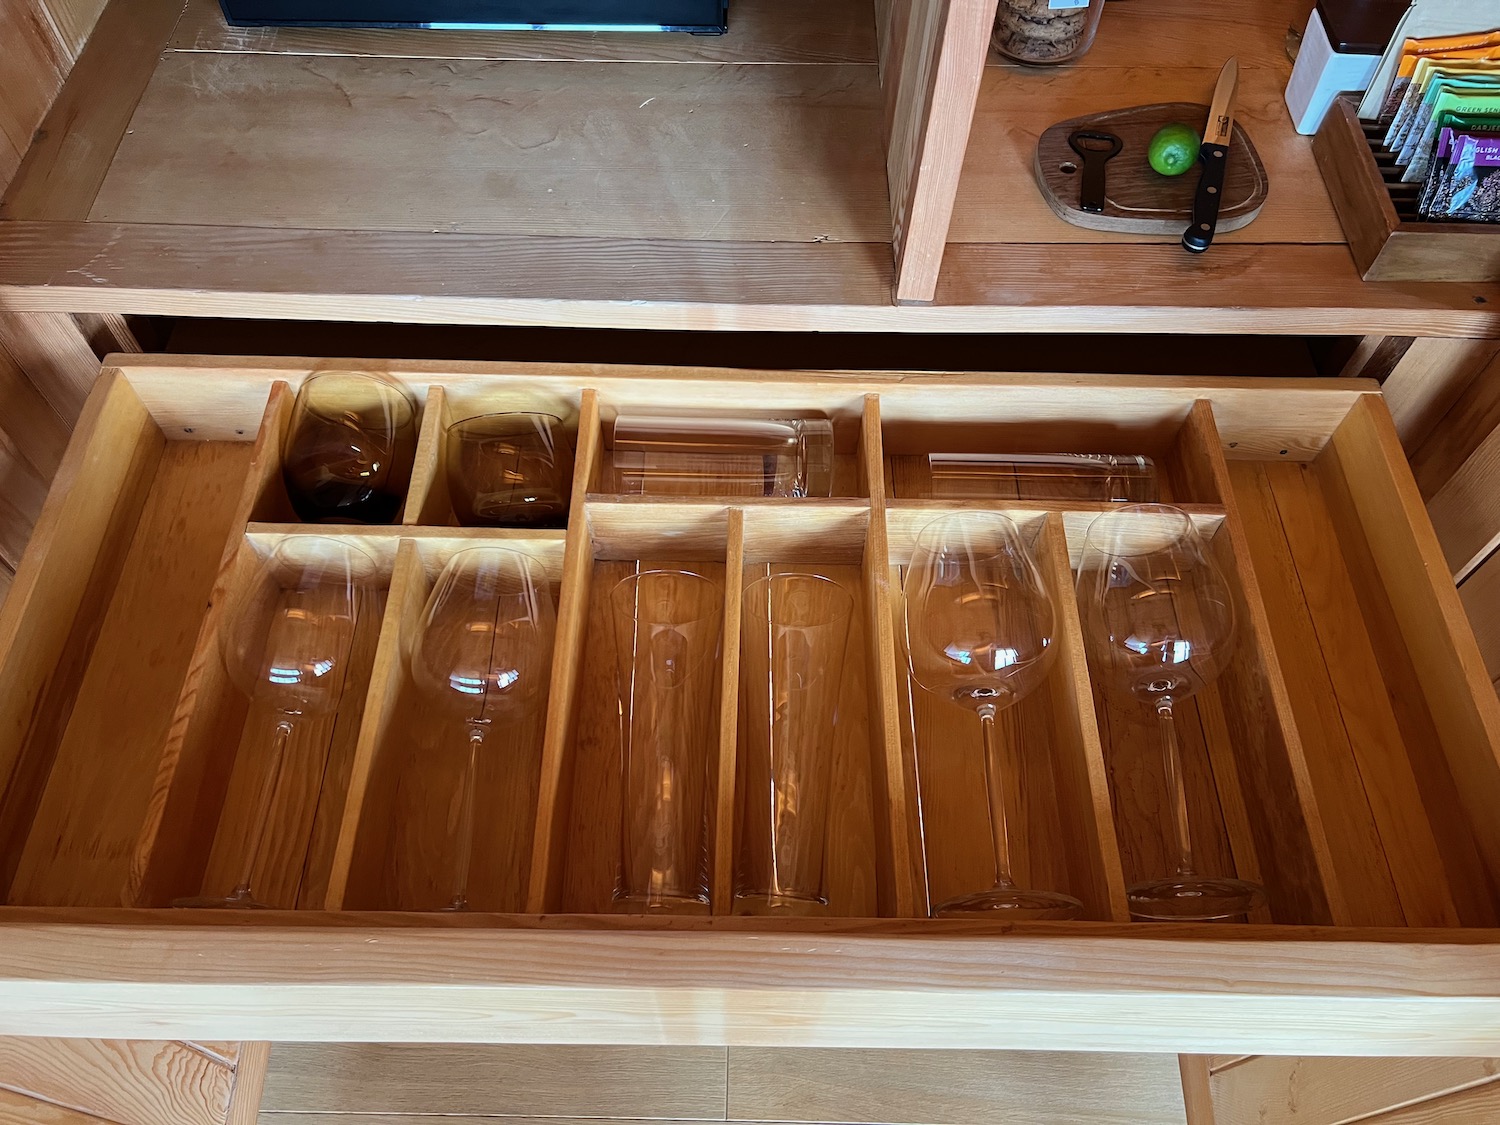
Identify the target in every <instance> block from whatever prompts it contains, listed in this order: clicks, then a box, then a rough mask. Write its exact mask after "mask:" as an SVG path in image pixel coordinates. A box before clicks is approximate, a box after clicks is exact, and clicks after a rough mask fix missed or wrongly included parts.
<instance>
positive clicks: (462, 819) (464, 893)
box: [448, 727, 484, 910]
mask: <svg viewBox="0 0 1500 1125" xmlns="http://www.w3.org/2000/svg"><path fill="white" fill-rule="evenodd" d="M483 745H484V731H483V730H481V729H480V728H479V727H474V728H473V729H471V730H470V731H469V762H468V765H466V766H465V767H464V788H463V793H462V794H461V795H460V797H459V799H460V800H461V801H462V802H463V803H462V805H461V806H460V809H459V819H458V869H457V870H456V871H455V872H454V876H453V899H452V901H450V902H449V904H448V909H449V910H467V909H468V908H469V865H470V864H471V863H472V862H473V859H474V775H475V773H476V772H477V770H478V768H479V749H480V747H481V746H483Z"/></svg>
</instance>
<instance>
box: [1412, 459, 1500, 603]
mask: <svg viewBox="0 0 1500 1125" xmlns="http://www.w3.org/2000/svg"><path fill="white" fill-rule="evenodd" d="M1497 487H1500V430H1495V431H1492V432H1491V433H1490V435H1489V436H1488V437H1486V438H1485V439H1484V440H1483V441H1482V442H1480V443H1479V445H1478V447H1477V448H1476V449H1475V450H1474V452H1473V454H1472V455H1471V456H1470V457H1469V459H1468V460H1467V461H1465V462H1464V463H1463V465H1462V466H1460V467H1459V468H1458V469H1457V470H1456V471H1455V472H1454V474H1453V475H1452V476H1451V477H1449V478H1448V481H1447V483H1446V484H1444V485H1443V486H1442V487H1441V488H1439V489H1438V490H1437V491H1436V492H1435V493H1433V495H1432V496H1431V497H1430V498H1429V499H1428V501H1427V511H1428V515H1429V516H1430V517H1431V519H1432V526H1433V528H1434V529H1435V530H1436V531H1437V535H1438V542H1439V543H1441V544H1442V547H1443V555H1444V556H1445V557H1446V559H1447V560H1448V566H1449V569H1450V570H1451V571H1452V574H1453V577H1454V580H1455V581H1458V582H1462V581H1463V580H1464V579H1465V578H1467V577H1468V576H1469V574H1470V573H1472V572H1473V570H1474V568H1475V567H1477V566H1478V565H1479V564H1480V563H1481V562H1483V561H1484V560H1485V559H1486V558H1488V557H1489V555H1490V552H1491V551H1493V550H1494V549H1495V547H1496V546H1500V511H1495V510H1494V505H1493V504H1491V503H1490V498H1491V497H1493V496H1494V495H1495V490H1496V488H1497Z"/></svg>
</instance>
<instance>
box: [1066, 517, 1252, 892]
mask: <svg viewBox="0 0 1500 1125" xmlns="http://www.w3.org/2000/svg"><path fill="white" fill-rule="evenodd" d="M1078 594H1079V608H1080V613H1081V617H1082V622H1083V629H1084V636H1085V640H1086V642H1087V644H1088V646H1089V649H1090V651H1091V654H1092V656H1093V657H1094V662H1093V664H1094V670H1095V672H1096V674H1098V675H1100V676H1101V677H1102V678H1103V686H1104V688H1105V690H1106V691H1110V692H1113V693H1115V694H1118V695H1122V696H1126V697H1129V698H1131V699H1133V700H1135V701H1136V702H1138V703H1140V704H1142V705H1144V706H1146V707H1149V708H1150V709H1151V711H1152V712H1153V713H1154V714H1155V715H1156V717H1157V720H1158V723H1159V725H1160V728H1161V735H1162V760H1163V769H1164V772H1165V775H1166V781H1167V796H1168V800H1169V802H1170V805H1171V817H1172V825H1173V829H1174V832H1175V836H1176V845H1177V868H1176V870H1175V872H1173V874H1171V875H1169V876H1164V877H1159V878H1153V879H1149V880H1146V881H1144V882H1141V883H1137V884H1135V885H1133V886H1131V887H1130V888H1128V891H1127V897H1128V899H1129V902H1130V909H1131V913H1132V914H1133V915H1135V916H1136V917H1139V918H1147V919H1177V920H1188V919H1193V920H1211V919H1217V918H1231V917H1235V916H1237V915H1241V914H1245V913H1247V912H1248V911H1249V910H1251V909H1253V908H1254V907H1255V906H1256V905H1258V904H1259V903H1260V902H1261V901H1263V899H1264V892H1263V891H1262V889H1261V888H1260V887H1259V886H1258V885H1256V884H1254V883H1250V882H1247V881H1245V880H1241V879H1236V878H1232V877H1218V876H1206V875H1202V874H1200V873H1198V872H1197V870H1196V869H1195V865H1194V858H1193V843H1192V834H1191V830H1190V825H1189V823H1188V809H1187V792H1186V786H1185V783H1184V778H1183V772H1182V770H1183V767H1182V754H1181V749H1180V746H1179V743H1178V738H1177V721H1178V720H1177V711H1176V708H1177V707H1178V705H1179V704H1181V703H1182V702H1183V701H1184V700H1186V699H1189V698H1191V697H1192V696H1193V695H1195V694H1197V693H1198V692H1199V691H1201V690H1202V689H1203V688H1204V687H1206V686H1207V685H1208V684H1210V683H1212V682H1213V680H1214V679H1215V678H1216V677H1217V676H1218V675H1219V673H1220V672H1221V671H1223V669H1224V667H1225V665H1226V663H1227V662H1228V661H1229V659H1230V658H1231V657H1232V654H1233V651H1234V642H1235V637H1236V626H1237V623H1236V612H1235V604H1234V597H1233V592H1232V590H1231V589H1230V587H1229V584H1228V581H1227V580H1226V579H1225V577H1224V574H1223V572H1222V571H1221V570H1220V568H1219V566H1218V565H1217V563H1215V561H1214V559H1213V555H1212V553H1211V552H1210V551H1209V549H1208V547H1207V544H1206V543H1205V542H1204V540H1203V537H1202V536H1201V535H1200V534H1199V532H1198V530H1197V527H1196V525H1195V524H1194V523H1193V520H1192V517H1191V516H1190V515H1189V514H1188V513H1187V512H1184V511H1183V510H1182V509H1180V508H1174V507H1171V506H1168V505H1161V504H1139V505H1128V506H1126V507H1123V508H1119V509H1117V510H1115V511H1113V512H1108V513H1106V514H1104V515H1101V516H1099V517H1098V518H1097V519H1095V520H1094V521H1093V523H1091V524H1090V525H1089V529H1088V532H1087V534H1086V535H1085V538H1084V546H1083V555H1082V559H1081V562H1080V566H1079V572H1078Z"/></svg>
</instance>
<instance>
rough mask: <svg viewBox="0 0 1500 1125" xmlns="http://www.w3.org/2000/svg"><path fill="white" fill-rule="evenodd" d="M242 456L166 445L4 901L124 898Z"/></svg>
mask: <svg viewBox="0 0 1500 1125" xmlns="http://www.w3.org/2000/svg"><path fill="white" fill-rule="evenodd" d="M250 453H251V446H250V444H249V443H247V442H242V443H237V444H236V443H195V442H169V443H167V449H166V451H165V452H164V453H163V454H162V461H161V465H160V467H159V469H158V471H157V475H156V479H155V481H154V482H153V485H152V490H151V494H150V497H149V498H148V500H147V504H146V507H145V510H144V511H143V513H142V515H141V521H140V524H139V526H138V528H137V530H136V533H135V535H134V537H133V539H132V541H131V548H130V552H129V554H128V556H127V557H126V559H125V562H124V565H123V567H122V569H121V571H120V576H119V580H118V583H117V585H116V587H115V590H114V594H113V596H112V597H111V599H110V603H109V610H108V612H107V615H106V616H105V619H104V624H103V628H102V630H101V632H100V634H99V641H98V643H97V644H96V646H95V655H94V658H93V659H92V660H91V661H90V664H89V668H88V671H87V672H86V673H85V676H84V679H83V682H82V684H81V685H80V687H79V689H78V700H77V703H76V704H75V705H74V709H73V715H72V718H71V720H70V722H69V723H68V729H67V733H66V735H65V736H64V740H63V743H62V745H61V746H60V747H59V749H58V754H57V761H56V763H55V764H54V766H53V769H52V773H51V775H50V778H49V781H48V785H47V791H46V793H45V794H44V796H43V798H42V803H41V806H40V808H39V809H38V811H37V816H36V820H35V823H34V824H33V827H32V831H31V835H30V837H29V839H28V841H27V847H26V850H25V852H24V853H23V854H22V857H21V864H20V867H19V869H18V870H17V874H16V881H15V885H14V887H13V888H12V901H16V902H34V903H53V904H61V903H71V904H73V905H108V904H114V903H117V902H119V901H120V895H121V892H122V890H123V888H124V887H125V884H126V880H127V873H128V870H129V865H130V857H131V852H132V849H133V845H134V842H135V837H136V834H137V833H138V832H139V830H140V827H141V822H142V818H143V816H144V814H145V808H146V803H147V801H148V799H149V797H150V789H151V784H152V781H153V778H154V775H155V763H156V761H157V758H158V757H159V756H160V754H161V752H162V748H163V745H164V743H165V739H166V734H167V727H168V724H169V723H170V721H171V716H172V708H173V705H174V703H175V701H176V697H177V691H178V688H179V687H180V685H181V682H182V677H183V675H184V673H185V672H186V671H187V663H188V660H189V659H190V657H191V655H192V649H193V642H194V640H195V639H196V637H197V634H198V626H199V622H200V621H201V619H202V616H203V613H204V609H205V606H206V603H207V598H208V592H209V589H210V587H211V585H212V583H213V578H214V575H215V573H216V572H217V570H218V566H219V559H220V555H221V554H222V552H223V550H224V543H225V540H226V537H227V536H228V534H229V521H230V518H231V516H232V515H233V508H234V498H235V497H237V496H238V495H239V491H240V485H241V483H242V482H243V480H244V476H245V472H246V470H247V468H248V463H249V458H250ZM125 700H128V701H130V703H131V706H129V707H122V706H120V703H121V701H125ZM106 748H107V750H106Z"/></svg>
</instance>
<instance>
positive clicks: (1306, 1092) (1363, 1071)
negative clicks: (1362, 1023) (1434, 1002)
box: [1210, 1055, 1500, 1125]
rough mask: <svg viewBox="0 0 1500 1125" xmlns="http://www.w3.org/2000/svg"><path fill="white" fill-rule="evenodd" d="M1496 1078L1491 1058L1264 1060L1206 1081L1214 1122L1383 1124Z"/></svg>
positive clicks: (1499, 1062)
mask: <svg viewBox="0 0 1500 1125" xmlns="http://www.w3.org/2000/svg"><path fill="white" fill-rule="evenodd" d="M1497 1075H1500V1059H1492V1058H1450V1059H1411V1058H1383V1059H1373V1058H1368V1059H1362V1058H1337V1057H1335V1058H1316V1057H1314V1058H1307V1057H1303V1058H1285V1057H1278V1056H1272V1055H1263V1056H1261V1057H1259V1058H1255V1059H1251V1060H1250V1061H1248V1062H1246V1063H1245V1064H1244V1065H1242V1066H1237V1067H1234V1068H1233V1069H1231V1070H1227V1071H1222V1072H1216V1073H1215V1074H1214V1075H1213V1077H1212V1078H1211V1080H1210V1081H1211V1083H1212V1086H1213V1095H1214V1116H1215V1122H1216V1125H1336V1123H1341V1122H1349V1121H1354V1120H1356V1119H1357V1120H1360V1121H1365V1120H1367V1119H1368V1118H1371V1117H1373V1119H1374V1120H1375V1121H1383V1120H1384V1118H1383V1116H1382V1115H1381V1114H1382V1111H1388V1110H1392V1109H1394V1108H1396V1107H1398V1106H1402V1105H1406V1104H1407V1103H1416V1102H1422V1101H1426V1100H1427V1099H1431V1098H1437V1097H1442V1096H1443V1095H1445V1094H1452V1093H1454V1092H1455V1091H1458V1090H1465V1089H1469V1088H1471V1087H1474V1086H1483V1085H1485V1084H1487V1083H1490V1082H1493V1081H1494V1079H1495V1077H1496V1076H1497ZM1432 1120H1435V1121H1437V1120H1442V1121H1446V1120H1449V1119H1448V1118H1442V1117H1435V1118H1433V1119H1432ZM1476 1120H1482V1119H1481V1118H1476Z"/></svg>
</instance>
